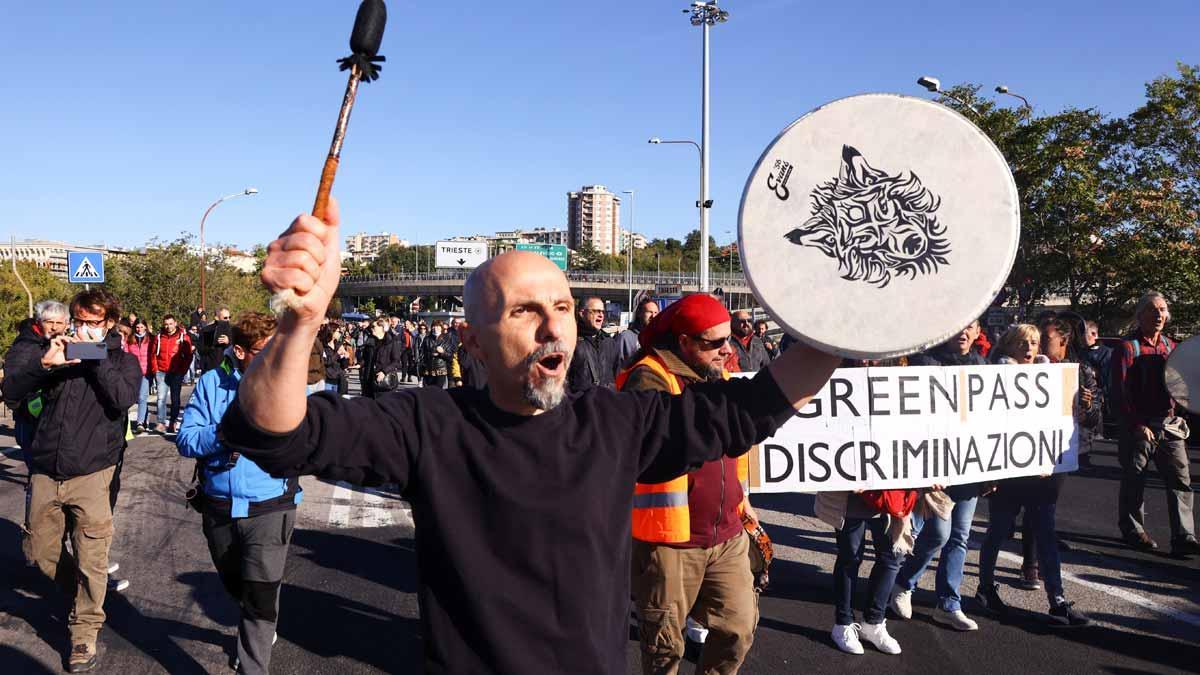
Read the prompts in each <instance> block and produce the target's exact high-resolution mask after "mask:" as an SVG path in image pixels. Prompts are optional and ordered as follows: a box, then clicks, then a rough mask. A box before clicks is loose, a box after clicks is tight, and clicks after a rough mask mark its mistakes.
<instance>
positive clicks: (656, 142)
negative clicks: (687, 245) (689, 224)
mask: <svg viewBox="0 0 1200 675" xmlns="http://www.w3.org/2000/svg"><path fill="white" fill-rule="evenodd" d="M646 142H647V143H649V144H651V145H690V146H692V147H693V148H695V149H696V154H697V155H698V156H699V158H700V199H698V200H696V208H697V209H699V210H700V232H701V233H703V232H704V231H705V228H706V227H707V224H708V219H707V217H706V216H705V211H704V190H705V184H704V151H703V150H701V149H700V144H699V143H697V142H696V141H689V140H681V141H664V140H663V139H661V138H659V137H658V136H655V137H653V138H651V139H650V140H648V141H646ZM682 256H683V254H682V253H680V257H681V259H682ZM679 273H680V274H683V268H682V267H680V272H679Z"/></svg>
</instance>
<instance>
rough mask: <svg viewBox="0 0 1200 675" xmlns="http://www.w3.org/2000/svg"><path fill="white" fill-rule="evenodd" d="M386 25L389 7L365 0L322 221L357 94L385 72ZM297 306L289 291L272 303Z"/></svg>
mask: <svg viewBox="0 0 1200 675" xmlns="http://www.w3.org/2000/svg"><path fill="white" fill-rule="evenodd" d="M386 24H387V5H385V4H384V2H383V0H363V1H362V3H361V4H359V6H358V14H356V15H355V17H354V30H353V32H351V34H350V51H351V52H352V53H351V54H350V56H347V57H345V58H341V59H338V64H340V65H339V67H338V69H339V70H349V71H350V80H349V81H348V82H347V83H346V94H345V96H343V97H342V109H341V110H340V111H338V118H337V124H336V125H335V126H334V128H333V142H332V143H330V144H329V155H328V156H327V157H325V166H324V168H322V169H321V182H320V183H318V184H317V199H316V201H315V202H314V203H313V210H312V214H313V215H314V216H316V217H317V218H320V219H321V220H325V209H326V208H327V207H328V206H329V193H330V191H331V190H332V189H333V179H334V176H336V175H337V170H338V163H339V161H340V160H341V155H342V142H343V141H344V140H345V139H346V126H347V125H348V124H349V123H350V110H351V109H352V108H353V107H354V98H355V96H356V95H357V94H358V83H359V82H361V81H364V80H365V81H367V82H373V81H375V80H377V79H379V71H380V70H382V69H383V66H381V65H379V63H380V62H382V61H386V60H387V58H386V57H384V56H380V55H379V45H380V43H382V42H383V28H384V26H385V25H386ZM298 302H299V298H298V297H297V296H296V292H295V291H293V290H291V289H286V290H283V291H280V292H278V293H276V294H275V297H273V298H272V299H271V308H272V309H273V310H275V312H276V313H279V312H282V311H283V310H284V309H286V308H289V307H296V306H298Z"/></svg>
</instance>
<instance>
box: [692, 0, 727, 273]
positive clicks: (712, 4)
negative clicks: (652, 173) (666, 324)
mask: <svg viewBox="0 0 1200 675" xmlns="http://www.w3.org/2000/svg"><path fill="white" fill-rule="evenodd" d="M683 13H684V14H689V15H690V18H691V22H692V25H693V26H700V32H701V34H702V35H703V38H702V44H703V50H704V51H703V58H702V59H701V73H702V75H701V79H700V247H701V250H702V255H701V256H700V270H699V271H700V292H702V293H705V292H708V286H709V284H708V209H709V208H710V206H711V201H710V200H709V199H708V29H709V28H710V27H711V26H713V25H714V24H718V23H725V22H726V21H728V20H729V12H727V11H725V10H723V9H721V8H719V7H717V0H695V2H693V3H692V6H691V7H690V8H688V9H685V10H683Z"/></svg>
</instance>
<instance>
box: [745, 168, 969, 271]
mask: <svg viewBox="0 0 1200 675" xmlns="http://www.w3.org/2000/svg"><path fill="white" fill-rule="evenodd" d="M777 165H778V163H777ZM790 174H791V166H787V173H786V174H782V175H783V176H785V180H786V176H788V175H790ZM767 185H768V186H770V185H771V177H768V179H767ZM780 185H781V186H782V183H780ZM785 189H786V188H785ZM777 194H778V193H777ZM780 198H781V199H786V197H782V196H781V197H780ZM810 199H811V200H812V207H811V212H810V216H809V218H808V220H806V221H804V223H803V224H802V225H801V226H800V227H797V228H796V229H794V230H792V231H791V232H788V233H787V234H786V235H784V237H785V238H786V239H787V240H788V241H790V242H792V243H793V244H797V245H799V246H810V247H814V248H817V249H819V250H820V251H821V252H823V253H824V254H825V255H827V256H829V257H830V258H833V259H835V260H837V262H838V272H839V273H841V276H842V278H843V279H846V280H849V281H865V282H867V283H869V284H874V285H876V286H878V287H879V288H883V287H885V286H887V285H888V283H890V282H891V280H892V277H893V276H907V277H908V278H910V279H915V278H916V277H917V275H918V274H937V272H938V268H939V266H941V265H948V264H949V262H948V261H947V255H948V254H949V253H950V241H949V239H948V238H947V237H946V236H945V235H946V226H945V225H942V224H941V223H939V222H938V220H937V213H936V212H937V210H938V208H939V207H940V206H941V203H942V200H941V197H938V196H937V195H935V194H934V193H933V192H931V191H930V190H929V189H928V188H926V187H925V186H924V185H922V184H921V180H920V179H919V178H917V175H916V174H914V173H912V172H911V171H902V172H900V173H899V174H897V175H889V174H888V173H887V172H885V171H881V170H879V169H876V168H873V167H872V166H871V165H869V164H867V160H866V159H865V158H864V157H863V156H862V154H861V153H860V152H859V151H858V150H856V149H855V148H852V147H850V146H849V145H843V146H842V165H841V169H840V170H839V172H838V175H837V177H836V178H832V179H830V180H828V181H826V182H824V183H821V184H820V185H817V186H816V187H815V188H813V191H812V194H811V195H810Z"/></svg>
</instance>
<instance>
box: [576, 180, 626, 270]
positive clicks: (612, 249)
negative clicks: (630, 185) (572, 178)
mask: <svg viewBox="0 0 1200 675" xmlns="http://www.w3.org/2000/svg"><path fill="white" fill-rule="evenodd" d="M567 239H568V243H567V246H569V247H571V248H573V249H578V248H579V247H580V246H582V245H583V243H584V242H590V243H591V244H592V246H593V247H595V249H596V250H597V251H599V252H601V253H607V254H609V255H612V254H615V253H618V252H620V250H621V198H620V197H618V196H617V195H615V194H613V193H611V192H609V191H608V188H606V187H604V186H603V185H584V186H583V187H582V188H581V189H580V190H579V191H578V192H568V193H567Z"/></svg>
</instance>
